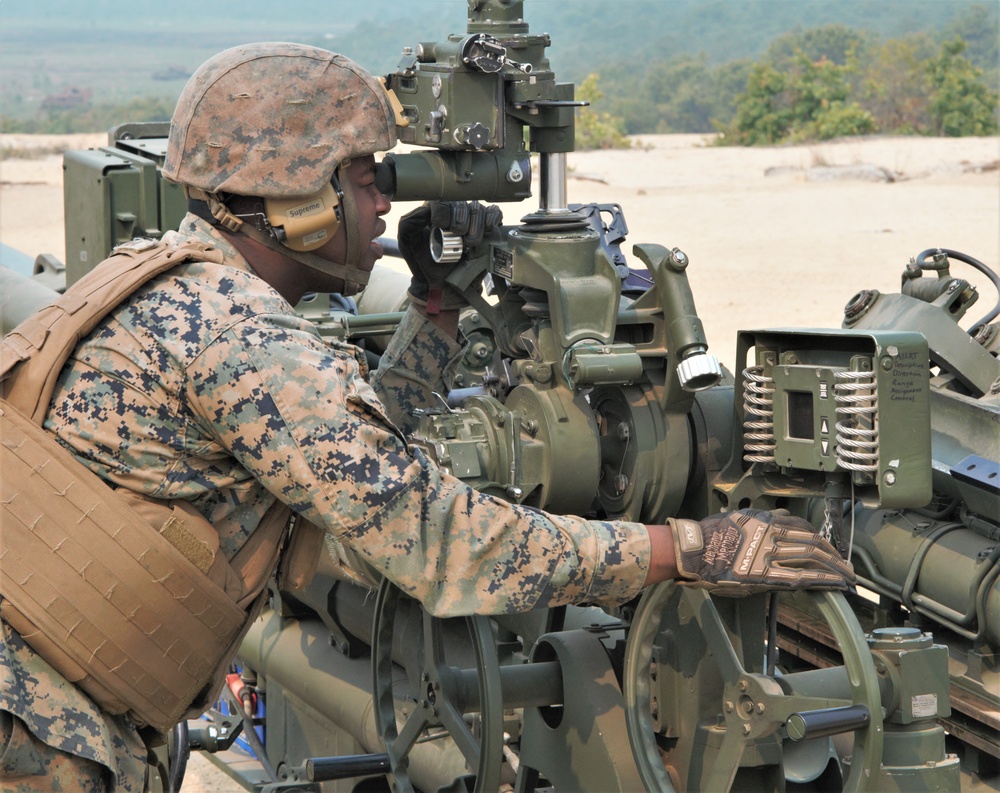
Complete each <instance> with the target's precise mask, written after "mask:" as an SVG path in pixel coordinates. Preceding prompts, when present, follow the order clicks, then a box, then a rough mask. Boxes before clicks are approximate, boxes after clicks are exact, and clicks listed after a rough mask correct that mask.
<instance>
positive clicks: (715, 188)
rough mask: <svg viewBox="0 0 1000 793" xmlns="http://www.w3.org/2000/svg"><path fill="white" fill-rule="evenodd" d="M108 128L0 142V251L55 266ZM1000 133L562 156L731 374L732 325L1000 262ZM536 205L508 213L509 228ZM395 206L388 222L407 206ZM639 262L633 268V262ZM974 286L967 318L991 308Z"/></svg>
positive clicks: (811, 310) (811, 313) (658, 142)
mask: <svg viewBox="0 0 1000 793" xmlns="http://www.w3.org/2000/svg"><path fill="white" fill-rule="evenodd" d="M104 143H105V138H104V136H103V135H100V134H97V135H85V136H81V135H75V136H22V135H0V148H2V149H3V151H4V159H3V161H2V162H0V242H3V243H5V244H6V245H9V246H11V247H13V248H16V249H18V250H21V251H25V252H27V253H30V254H32V255H34V254H35V253H42V252H47V253H53V254H55V255H56V256H57V257H59V258H60V259H62V258H63V257H64V250H65V242H64V237H63V227H62V223H63V211H62V186H61V155H59V154H48V155H45V156H41V157H39V158H37V159H26V158H24V157H22V156H13V155H15V154H18V153H23V152H26V151H30V150H32V149H34V150H40V151H42V152H44V151H47V150H48V151H52V150H53V149H57V148H64V147H66V146H67V145H68V146H69V147H72V148H86V147H91V146H100V145H103V144H104ZM998 162H1000V139H998V138H995V137H994V138H958V139H950V138H949V139H943V138H874V139H865V140H847V141H838V142H833V143H823V144H814V145H808V146H786V147H776V148H759V149H735V148H717V147H712V146H709V145H706V138H705V137H703V136H700V135H666V136H650V137H641V138H639V139H637V140H636V147H635V148H633V149H632V150H627V151H626V150H619V151H610V152H579V153H573V154H571V155H570V156H569V171H570V179H569V186H568V195H569V201H570V202H574V203H590V202H598V203H618V204H620V205H621V206H622V208H623V210H624V213H625V218H626V220H627V222H628V226H629V236H628V242H627V243H626V245H625V247H624V250H625V251H626V253H627V254H629V255H631V245H632V244H634V243H637V242H655V243H659V244H662V245H665V246H667V247H668V248H672V247H675V246H676V247H678V248H680V249H681V250H683V251H684V252H685V253H687V255H688V257H689V258H690V260H691V266H690V267H689V269H688V277H689V279H690V281H691V284H692V288H693V290H694V295H695V300H696V304H697V307H698V311H699V314H700V316H701V318H702V320H703V322H704V324H705V329H706V334H707V337H708V340H709V343H710V345H711V347H712V350H713V351H714V352H715V353H716V354H717V355H718V356H719V358H720V360H722V361H723V363H726V364H727V365H730V366H731V365H732V362H733V360H734V353H735V334H736V331H737V329H739V328H750V327H764V326H771V327H775V326H786V325H794V326H801V325H807V326H823V327H831V326H833V327H836V326H839V324H840V320H841V315H842V310H843V306H844V304H845V303H846V302H847V301H848V299H849V298H850V297H851V296H852V295H853V294H855V293H856V292H857V291H858V290H860V289H879V290H881V291H898V289H899V276H900V273H901V272H902V269H903V267H904V266H905V264H906V262H907V260H908V259H909V257H911V256H914V255H916V254H917V253H919V252H920V251H922V250H924V249H926V248H930V247H936V246H940V247H945V248H952V249H955V250H959V251H962V252H964V253H967V254H970V255H971V256H973V257H975V258H977V259H979V260H980V261H982V262H984V263H986V264H987V265H989V266H991V267H993V268H994V269H996V268H998V267H1000V220H998V218H1000V171H998V170H997V164H998ZM858 165H870V166H875V167H877V168H880V169H883V170H884V171H887V172H889V173H891V174H892V175H893V177H894V181H892V182H872V181H868V180H865V179H863V178H857V177H856V178H847V179H843V178H842V179H838V180H835V181H816V180H814V177H815V175H816V167H817V166H819V167H821V168H822V167H823V166H858ZM533 208H534V202H533V201H531V200H529V201H528V202H524V204H521V205H513V206H512V205H507V206H506V207H505V214H506V219H507V222H512V221H515V220H516V219H517V218H519V217H521V216H522V215H523V214H525V213H527V212H528V211H530V210H531V209H533ZM407 209H408V207H407V206H406V205H402V204H397V205H395V206H394V208H393V211H392V213H391V215H390V218H389V228H390V233H392V231H391V230H394V229H395V220H396V219H397V218H398V216H399V215H400V214H402V213H403V212H404V211H406V210H407ZM631 261H632V262H633V263H634V262H635V260H634V259H632V260H631ZM953 273H954V274H956V275H959V276H960V277H968V278H969V279H970V280H972V281H973V283H976V284H977V285H979V288H980V291H981V293H982V298H981V300H980V303H979V304H978V305H977V306H975V307H974V308H973V309H972V310H971V312H970V316H969V319H970V320H971V319H974V318H978V317H979V316H982V314H984V313H985V311H986V310H987V309H988V308H989V307H991V306H992V305H993V303H994V301H995V299H996V295H995V294H994V293H993V289H992V287H991V286H990V285H989V283H988V282H987V281H986V279H985V278H982V277H980V276H978V274H976V273H975V272H974V271H972V270H971V268H968V267H965V266H963V265H961V264H958V265H956V266H955V268H954V270H953Z"/></svg>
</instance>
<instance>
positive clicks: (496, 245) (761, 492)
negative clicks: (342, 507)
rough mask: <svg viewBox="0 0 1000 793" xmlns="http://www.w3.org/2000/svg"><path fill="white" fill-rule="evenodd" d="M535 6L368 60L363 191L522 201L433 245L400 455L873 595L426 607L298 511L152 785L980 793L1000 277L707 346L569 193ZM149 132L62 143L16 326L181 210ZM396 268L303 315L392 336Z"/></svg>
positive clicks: (990, 723)
mask: <svg viewBox="0 0 1000 793" xmlns="http://www.w3.org/2000/svg"><path fill="white" fill-rule="evenodd" d="M524 5H525V4H524V3H523V2H521V1H520V0H509V1H508V0H469V4H468V17H467V21H466V27H465V32H463V33H456V34H453V35H449V36H447V37H446V38H445V39H444V40H443V41H440V42H420V43H412V44H410V45H409V46H407V47H405V48H404V49H403V52H402V56H401V59H400V61H399V65H398V67H397V68H396V70H395V71H394V72H392V73H391V74H389V75H387V76H386V84H387V86H388V87H389V88H391V89H392V91H393V92H394V93H395V95H396V97H397V98H398V99H399V102H400V113H401V117H402V118H403V119H405V121H406V124H405V126H400V127H399V130H398V133H399V139H400V141H402V142H403V143H404V144H406V146H405V147H403V149H404V150H402V151H398V152H397V151H394V152H391V153H389V154H387V155H386V156H385V157H384V159H383V160H382V161H381V163H380V164H379V166H378V171H377V179H378V185H379V187H380V189H382V190H383V192H385V193H386V194H387V195H389V196H390V197H393V198H395V199H397V200H406V201H424V200H479V201H483V202H486V203H494V202H498V203H503V204H504V210H505V216H507V217H508V219H509V218H510V217H513V216H515V215H517V216H518V220H517V222H516V223H511V224H508V225H504V226H502V227H501V228H500V229H498V230H496V231H495V232H494V233H491V234H489V235H487V236H486V237H485V238H484V239H483V240H482V242H481V243H479V244H477V245H475V246H473V247H471V248H470V249H467V250H466V249H462V248H461V245H460V243H459V242H458V241H456V240H454V239H451V238H450V237H449V235H447V234H446V233H443V232H441V233H438V234H436V235H435V237H434V240H433V245H434V248H433V251H434V255H435V256H436V257H439V260H440V261H453V262H454V263H455V268H454V270H453V271H452V274H451V275H450V276H449V279H450V281H451V283H452V284H453V285H454V286H455V287H456V288H458V289H461V290H465V291H466V294H467V296H468V297H469V300H470V304H471V307H470V308H469V309H468V310H466V311H465V312H464V313H463V315H462V318H461V327H462V330H463V332H464V334H465V336H466V338H467V339H468V341H469V345H468V348H467V353H466V355H465V358H464V359H463V361H462V362H461V365H460V367H459V371H458V372H457V374H456V376H455V380H454V385H455V388H454V390H453V392H452V393H451V394H450V395H448V399H447V401H444V400H442V404H441V405H440V406H439V407H437V408H435V409H428V410H425V411H423V413H422V414H421V415H420V417H419V423H418V428H417V430H416V432H415V433H414V435H413V437H412V438H411V439H410V440H411V442H412V443H413V444H415V445H417V446H419V447H420V448H421V449H422V450H423V451H424V453H425V454H426V455H427V456H428V457H429V458H430V459H432V460H433V461H435V463H436V464H437V465H438V466H440V467H441V468H443V469H446V470H447V471H449V472H450V473H452V474H453V475H455V476H457V477H460V478H461V479H463V480H464V481H466V482H468V483H469V484H470V485H473V486H474V487H476V488H477V489H479V490H481V491H483V492H485V493H490V494H493V495H495V496H497V497H498V498H502V499H507V500H509V501H512V502H517V503H521V504H526V505H529V506H533V507H537V508H540V509H545V510H548V511H551V512H556V513H566V514H570V513H571V514H577V515H583V516H592V517H595V518H602V519H603V518H618V519H625V520H634V521H642V522H646V523H662V522H663V521H664V520H665V519H666V518H668V517H688V518H693V519H700V518H703V517H705V516H706V515H709V514H712V513H715V512H718V511H720V510H731V509H740V508H747V507H753V508H760V509H784V510H788V511H789V512H791V513H792V514H794V515H798V516H801V517H804V518H806V519H808V520H809V521H810V522H811V523H812V525H813V526H814V527H815V530H816V531H817V532H820V533H822V534H823V535H824V536H827V537H829V538H830V539H831V541H832V542H833V543H834V544H835V545H836V546H837V547H838V548H839V549H840V550H841V552H842V553H843V555H844V556H845V557H847V558H849V559H850V561H851V562H852V563H853V565H854V568H855V570H856V572H857V574H858V588H857V590H856V591H852V592H849V593H839V592H835V593H831V592H825V593H804V592H803V593H783V594H781V595H777V594H761V595H752V596H748V597H741V598H723V597H712V596H709V595H708V594H707V593H706V592H705V591H703V590H700V589H694V588H690V587H683V586H678V585H675V584H674V583H672V582H670V583H665V584H660V585H657V586H654V587H651V588H649V589H648V590H647V591H646V592H645V593H644V594H643V596H642V598H641V599H639V600H637V601H636V602H633V603H629V604H627V605H626V606H624V607H622V608H620V609H617V610H614V611H605V610H601V609H598V608H595V607H564V608H558V609H545V610H539V611H536V612H532V613H528V614H523V615H516V616H506V617H496V618H487V617H482V616H476V617H469V618H462V619H437V618H432V617H430V616H429V615H428V614H427V613H426V612H425V611H424V610H423V608H422V607H421V606H420V604H419V603H417V602H415V601H412V600H410V599H409V598H408V597H406V596H405V595H404V594H403V593H401V592H400V591H399V590H398V589H397V588H395V587H394V586H393V585H392V584H391V583H389V582H388V581H383V580H379V579H377V578H376V577H373V576H371V575H370V573H369V572H367V571H366V570H365V569H363V568H362V567H361V566H360V565H358V566H357V569H356V570H355V571H354V572H353V573H352V574H347V573H345V572H344V566H343V565H342V564H341V561H343V560H345V559H346V560H347V561H348V562H350V561H351V554H350V550H349V549H347V548H344V547H342V546H339V545H338V544H335V543H334V542H333V541H332V540H330V539H329V538H327V537H323V536H322V535H320V534H319V533H318V532H317V535H316V536H315V537H313V538H312V539H311V540H310V541H312V542H314V545H315V550H316V558H317V564H316V569H315V570H314V571H313V572H312V574H311V575H309V576H305V577H303V576H299V577H298V578H296V579H295V580H287V579H282V578H280V577H279V578H277V579H276V580H274V581H273V582H272V584H271V598H270V601H269V604H268V606H267V608H266V609H265V610H264V612H263V613H262V615H261V616H260V618H259V619H258V620H257V621H256V622H255V623H254V625H253V626H252V627H251V629H250V631H249V633H248V634H247V636H246V638H245V640H244V641H243V643H242V645H241V647H240V650H239V653H238V657H237V662H236V664H235V665H234V667H233V668H232V670H231V674H230V675H229V678H228V685H227V686H226V687H225V689H224V691H223V696H222V698H221V699H220V701H219V702H218V706H217V707H216V708H214V709H213V710H211V711H209V713H208V714H206V716H205V717H203V718H202V719H200V720H197V721H194V720H193V721H190V722H187V723H184V724H182V725H180V726H178V728H177V729H175V730H174V732H173V734H172V735H171V746H170V759H171V764H170V765H171V768H170V769H169V770H167V771H165V773H164V779H163V786H164V788H165V789H177V788H178V787H179V785H180V782H181V780H182V778H183V774H184V766H185V763H186V759H187V757H188V756H189V754H190V752H192V751H200V752H205V753H207V754H208V756H209V757H210V758H211V759H212V760H213V762H215V763H216V764H218V765H220V766H222V767H223V768H224V769H225V770H226V772H227V773H228V774H229V775H230V776H231V777H232V778H233V779H235V780H236V781H237V782H239V783H240V784H241V785H242V786H243V787H245V788H246V789H247V790H251V791H261V792H263V791H337V792H338V793H340V792H341V791H345V792H346V791H351V792H357V793H361V791H377V790H386V789H393V790H396V791H422V792H423V793H433V791H476V792H477V793H488V792H491V791H499V790H510V791H518V793H528V792H529V791H547V790H552V791H598V792H602V793H603V792H606V791H617V790H620V791H641V790H646V791H657V792H659V791H678V793H679V792H680V791H706V792H707V793H716V792H717V791H724V790H737V791H742V790H753V791H775V792H776V793H777V792H778V791H786V790H788V791H792V790H795V791H828V790H846V791H879V793H881V792H882V791H907V793H909V792H910V791H959V790H962V789H972V787H971V786H972V785H973V781H974V780H978V781H977V782H976V784H979V783H982V784H991V785H997V784H998V783H1000V743H998V741H997V735H998V734H1000V733H998V730H1000V663H998V656H997V647H998V644H1000V432H998V431H997V428H998V426H1000V361H998V355H1000V323H998V322H997V315H998V308H997V307H996V306H994V307H993V308H992V309H990V310H988V311H986V312H985V313H984V314H983V315H982V317H981V318H978V319H977V320H976V321H975V322H974V323H973V325H972V326H971V328H970V329H969V330H965V329H963V328H962V327H961V326H960V325H959V322H960V320H962V319H963V318H964V317H965V316H966V315H967V314H968V312H969V311H970V309H971V308H972V307H973V305H974V304H975V303H976V302H977V300H978V298H979V294H978V292H977V291H976V289H975V288H974V287H973V286H972V285H971V284H970V282H969V280H967V277H968V275H969V272H970V271H971V269H975V270H979V271H981V272H982V273H984V274H986V276H987V277H988V279H989V280H990V282H991V283H992V284H993V286H994V287H996V288H997V293H998V296H1000V278H998V277H997V275H996V274H995V272H994V271H993V270H991V269H990V268H989V267H987V266H986V265H984V264H983V263H981V262H979V261H978V260H977V259H976V258H974V256H972V255H970V254H968V253H964V252H961V251H957V250H950V249H937V248H929V249H926V250H924V248H926V241H919V240H917V241H914V245H913V248H912V249H910V250H907V251H902V252H901V256H912V257H913V258H912V259H910V261H909V264H907V265H906V266H905V268H904V270H903V273H902V278H901V287H900V290H899V292H897V293H882V292H879V291H877V290H874V289H868V288H865V285H864V284H859V285H857V286H856V287H855V289H856V290H857V291H855V293H854V294H853V295H851V294H845V296H844V299H845V304H846V305H845V310H844V315H843V318H842V320H841V321H840V326H839V327H832V328H823V327H817V328H766V327H765V328H747V329H745V330H743V331H741V332H740V333H739V337H738V344H737V356H736V361H735V362H733V363H734V365H733V367H732V369H731V370H730V369H728V368H724V367H723V366H722V365H721V364H720V363H719V361H718V360H716V358H715V357H714V356H713V355H712V354H711V352H710V348H709V343H708V340H707V339H706V335H705V331H704V328H703V325H702V322H701V319H700V318H699V316H698V312H697V309H696V306H695V299H694V296H693V294H692V289H691V286H690V284H689V282H688V279H687V272H688V268H689V267H690V266H691V263H690V261H689V258H688V256H687V255H686V253H685V252H684V251H681V250H679V249H677V248H676V247H669V243H667V244H662V243H656V242H639V243H637V244H634V245H633V246H632V247H631V248H626V246H625V244H624V243H625V239H626V235H627V233H628V227H627V224H626V222H625V217H624V210H623V209H622V207H621V206H619V205H617V204H610V205H605V204H591V205H580V204H570V203H568V200H567V188H566V182H567V165H566V155H567V153H568V152H571V151H572V150H573V147H574V119H575V113H576V110H577V108H579V107H580V106H581V105H582V104H583V103H581V102H579V101H577V100H576V99H575V98H574V87H573V85H572V84H568V83H560V82H557V81H556V78H555V75H554V74H553V71H552V69H551V66H550V64H549V62H548V60H547V58H546V55H545V52H546V49H547V47H548V46H549V44H550V39H549V36H548V35H547V34H539V33H533V32H530V31H529V25H528V22H527V20H526V18H525V13H524V11H525V9H524ZM165 137H166V125H162V124H160V125H156V124H153V125H149V124H123V125H122V126H120V127H116V128H115V129H114V130H112V132H111V136H110V140H109V145H108V146H107V147H106V148H102V149H99V150H88V151H73V152H68V153H67V154H66V159H65V191H66V224H67V234H66V240H67V251H66V266H65V267H62V265H61V264H60V263H58V262H53V261H51V259H49V260H40V261H39V262H38V264H37V265H36V272H37V275H36V278H35V279H34V280H33V281H30V282H29V281H27V280H25V279H20V278H19V277H18V276H15V275H13V274H12V273H10V272H6V273H2V276H3V290H4V294H5V295H9V294H14V292H13V291H12V290H14V289H15V288H16V289H18V290H23V291H19V292H18V294H20V295H22V297H19V298H18V300H17V304H16V305H14V304H13V303H8V304H6V305H5V306H4V311H3V314H2V316H3V321H4V330H5V331H6V330H9V329H10V327H12V326H13V324H15V323H16V322H17V321H18V320H19V319H20V318H22V317H23V316H25V315H27V314H28V313H30V311H31V310H32V309H33V307H35V306H37V305H38V304H39V303H40V302H42V301H44V300H46V299H48V298H50V297H51V296H52V291H51V290H52V288H53V287H55V288H57V289H58V288H60V284H59V282H60V280H61V281H62V282H64V283H65V282H69V283H71V282H73V281H75V280H76V279H77V278H79V277H80V276H81V275H82V274H83V273H85V272H86V270H87V268H88V266H92V265H93V264H95V263H97V262H99V261H101V259H102V258H104V257H105V256H106V255H107V254H108V253H109V252H110V250H111V248H112V247H114V246H115V245H117V244H120V243H122V242H125V241H127V240H129V239H131V238H132V237H133V236H151V237H156V236H159V234H161V233H162V231H163V230H164V229H168V228H173V227H176V225H177V223H178V221H179V219H180V218H181V217H182V216H183V212H184V200H183V196H182V195H181V194H180V191H179V190H177V189H175V187H176V186H174V185H170V184H167V183H165V182H163V181H162V180H161V179H160V175H159V166H160V165H162V161H163V155H164V151H165ZM533 169H537V174H536V178H535V179H534V180H533V178H532V172H533ZM533 183H537V186H538V190H537V192H538V194H537V196H533V194H532V185H533ZM529 199H534V200H532V201H530V204H529V207H528V208H525V207H524V206H523V204H524V202H526V201H529ZM922 242H923V243H925V244H921V243H922ZM484 281H485V284H486V288H485V289H484V290H482V291H481V290H480V289H479V286H478V285H479V284H480V283H481V282H484ZM407 283H408V279H402V280H400V278H397V277H395V275H394V274H393V273H392V272H391V271H388V270H387V269H386V268H380V269H379V270H378V271H377V272H376V273H375V275H374V276H373V278H372V285H371V287H370V288H369V289H368V290H367V291H366V292H365V293H363V294H362V295H361V296H360V297H359V298H358V301H357V307H356V310H355V309H353V308H350V307H346V306H344V305H343V304H342V303H341V302H339V301H338V300H336V298H332V299H331V298H328V297H326V296H313V297H310V298H309V299H308V300H306V301H304V302H303V303H302V304H300V306H299V311H301V313H302V314H303V315H305V316H308V317H309V318H311V319H313V320H314V321H315V322H316V323H317V325H318V327H319V328H320V330H321V332H322V333H323V334H325V335H326V336H327V337H329V338H331V339H338V340H348V341H359V340H364V341H365V344H366V348H367V349H368V350H369V351H370V352H372V353H373V354H376V355H377V353H378V351H379V350H380V349H381V348H382V347H381V345H382V344H383V343H384V340H385V339H386V338H387V336H388V334H391V332H392V330H393V328H394V327H395V324H396V323H397V322H398V321H399V317H400V313H399V312H400V311H401V310H402V308H403V307H404V306H405V288H406V284H407ZM727 363H728V362H727Z"/></svg>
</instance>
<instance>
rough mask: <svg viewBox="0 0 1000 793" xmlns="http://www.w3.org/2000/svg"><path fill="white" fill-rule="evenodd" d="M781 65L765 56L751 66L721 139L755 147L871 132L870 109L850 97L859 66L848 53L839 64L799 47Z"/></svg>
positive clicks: (873, 129)
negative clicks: (814, 56) (807, 53)
mask: <svg viewBox="0 0 1000 793" xmlns="http://www.w3.org/2000/svg"><path fill="white" fill-rule="evenodd" d="M784 65H785V68H783V69H781V68H778V66H776V65H774V64H773V63H771V62H770V61H768V60H764V61H762V62H760V63H758V64H757V65H756V66H755V67H754V69H753V71H752V72H751V74H750V79H749V80H748V81H747V90H746V92H745V93H744V94H743V95H742V96H741V97H740V100H739V105H738V107H737V109H736V117H735V119H734V121H733V123H732V124H731V125H730V126H729V127H728V128H725V129H724V130H723V135H722V140H721V142H724V143H730V144H741V145H750V146H753V145H758V144H766V143H781V142H783V141H786V140H793V141H794V140H816V139H819V140H827V139H829V138H837V137H845V136H848V135H865V134H869V133H871V132H874V131H875V129H876V127H875V122H874V119H873V118H872V116H871V114H870V113H869V112H868V111H866V110H865V109H863V108H862V107H861V106H860V105H858V103H857V102H856V101H853V100H851V99H850V95H851V83H852V79H853V77H854V75H855V73H856V71H857V68H856V65H855V62H854V60H853V57H852V56H851V54H850V53H848V54H847V57H846V60H845V63H844V64H842V65H841V64H837V63H834V62H833V61H830V60H827V59H826V58H820V59H819V60H817V61H813V60H811V59H810V58H809V57H808V56H807V55H806V54H805V53H804V52H802V51H801V50H798V51H796V52H795V53H794V56H793V57H792V58H790V59H787V60H785V61H784Z"/></svg>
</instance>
